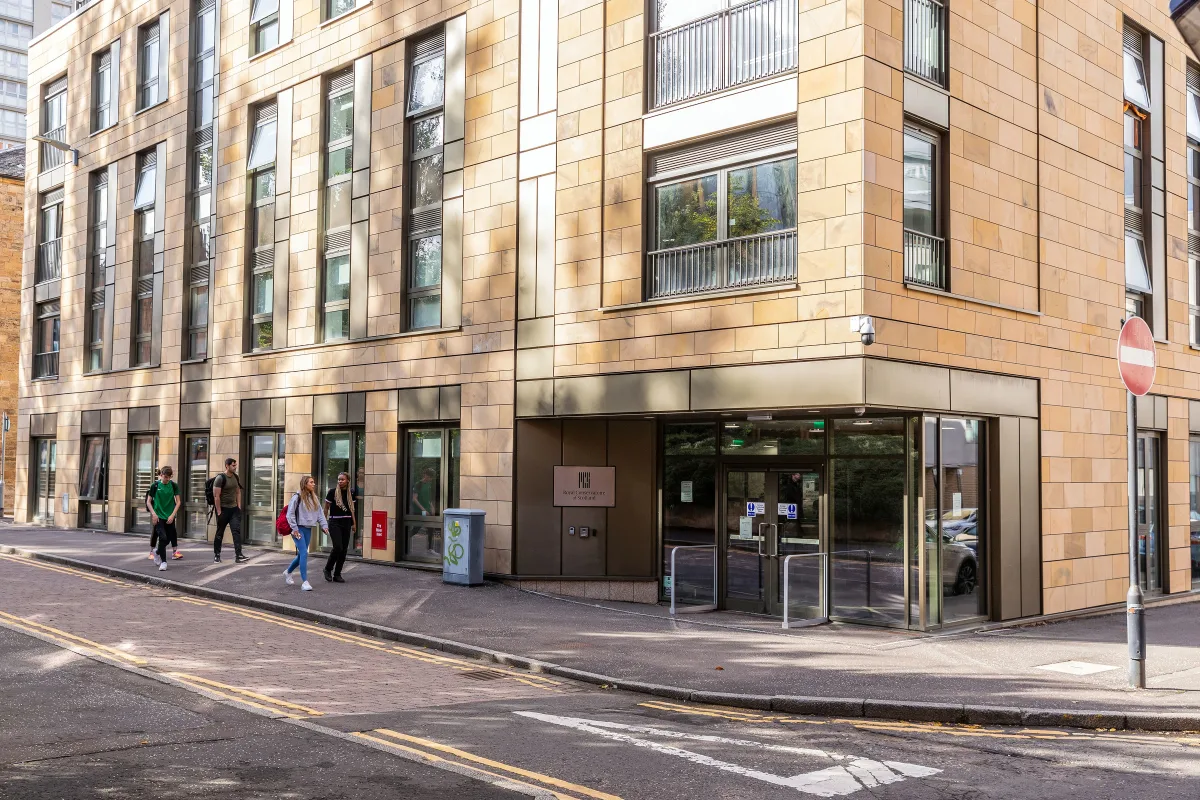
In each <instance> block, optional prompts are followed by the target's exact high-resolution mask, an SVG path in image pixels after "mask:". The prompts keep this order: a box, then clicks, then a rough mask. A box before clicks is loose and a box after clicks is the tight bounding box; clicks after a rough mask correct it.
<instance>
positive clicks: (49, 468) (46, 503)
mask: <svg viewBox="0 0 1200 800" xmlns="http://www.w3.org/2000/svg"><path fill="white" fill-rule="evenodd" d="M57 445H58V442H56V441H55V440H54V439H34V440H33V441H32V442H31V443H30V447H29V451H30V453H31V455H32V457H33V487H32V488H33V492H32V495H33V498H32V500H31V502H30V503H29V513H30V517H31V518H32V521H33V522H39V523H41V524H43V525H53V524H54V499H55V498H54V492H55V485H54V484H55V478H56V477H57V476H56V473H57V465H56V464H55V461H56V455H57V450H58V446H57Z"/></svg>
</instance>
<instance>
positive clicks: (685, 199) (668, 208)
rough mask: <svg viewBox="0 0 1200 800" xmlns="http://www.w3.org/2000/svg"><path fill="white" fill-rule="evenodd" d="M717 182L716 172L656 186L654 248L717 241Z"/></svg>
mask: <svg viewBox="0 0 1200 800" xmlns="http://www.w3.org/2000/svg"><path fill="white" fill-rule="evenodd" d="M717 185H718V184H717V176H716V175H705V176H703V177H700V178H691V179H689V180H686V181H681V182H680V183H673V184H670V185H669V186H659V187H656V188H655V190H654V206H655V222H656V225H655V244H654V249H656V250H666V249H668V248H672V247H683V246H685V245H689V244H699V243H700V242H711V241H715V240H716V238H717Z"/></svg>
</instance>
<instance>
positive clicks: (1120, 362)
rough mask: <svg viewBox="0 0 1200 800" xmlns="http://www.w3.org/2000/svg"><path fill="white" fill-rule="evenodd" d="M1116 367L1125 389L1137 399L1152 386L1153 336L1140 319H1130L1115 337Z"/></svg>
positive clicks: (1153, 365)
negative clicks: (1118, 369)
mask: <svg viewBox="0 0 1200 800" xmlns="http://www.w3.org/2000/svg"><path fill="white" fill-rule="evenodd" d="M1117 366H1118V367H1119V368H1120V370H1121V381H1122V382H1123V383H1124V384H1125V388H1126V389H1128V390H1129V391H1131V392H1133V393H1134V394H1135V395H1137V396H1138V397H1141V396H1142V395H1144V394H1146V392H1148V391H1150V387H1151V386H1153V385H1154V370H1155V355H1154V334H1152V333H1150V326H1149V325H1147V324H1146V321H1145V320H1143V319H1142V318H1141V317H1130V318H1129V319H1127V320H1125V324H1124V325H1122V326H1121V335H1120V336H1118V337H1117Z"/></svg>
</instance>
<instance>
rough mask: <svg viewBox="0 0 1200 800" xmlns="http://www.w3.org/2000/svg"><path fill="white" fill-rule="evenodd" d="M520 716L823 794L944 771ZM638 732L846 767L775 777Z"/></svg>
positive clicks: (750, 742)
mask: <svg viewBox="0 0 1200 800" xmlns="http://www.w3.org/2000/svg"><path fill="white" fill-rule="evenodd" d="M514 713H515V714H517V715H518V716H522V717H528V718H530V719H536V720H538V721H540V722H547V723H550V724H551V725H559V726H561V727H564V728H571V729H573V730H577V731H580V732H583V733H591V734H595V735H597V736H602V737H604V738H605V739H609V740H612V741H616V742H623V743H625V744H630V745H633V746H634V747H641V748H644V749H647V750H651V751H654V752H656V753H661V754H663V755H670V756H675V757H677V758H682V759H685V760H687V761H690V762H692V763H693V764H700V765H702V766H706V767H713V768H714V769H718V770H721V771H722V772H732V773H734V774H736V775H741V776H743V777H746V778H753V779H755V780H759V781H763V782H764V783H770V784H774V785H776V786H783V787H786V788H791V789H796V790H798V791H801V792H804V793H805V794H812V795H816V796H818V797H837V796H841V795H847V794H853V793H854V792H857V791H858V790H860V789H862V788H864V787H873V786H880V785H883V784H888V783H898V782H899V781H902V780H904V779H905V778H923V777H927V776H929V775H936V774H937V773H939V772H941V770H939V769H933V768H932V767H923V766H921V765H919V764H905V763H903V762H898V761H885V762H880V761H874V760H872V759H869V758H861V757H858V756H845V755H840V754H838V753H828V752H826V751H824V750H817V749H814V748H807V747H787V746H784V745H777V744H766V743H764V742H757V741H753V740H751V739H731V738H728V737H725V736H713V735H710V734H703V733H691V732H689V731H677V730H671V729H669V728H658V727H653V726H649V725H625V724H622V723H619V722H608V721H606V720H595V719H583V718H580V717H563V716H558V715H555V714H539V713H537V712H535V711H516V712H514ZM634 733H640V734H648V735H651V736H657V737H661V738H667V739H684V740H690V741H695V742H707V743H710V744H722V745H732V746H735V747H747V748H751V749H754V750H767V751H771V752H777V753H787V754H789V755H800V756H810V757H816V758H827V759H829V760H831V761H847V762H849V763H847V764H846V765H845V766H842V765H840V764H839V765H836V766H832V767H827V768H825V769H820V770H817V771H815V772H804V773H800V774H798V775H792V776H790V777H789V776H783V775H775V774H774V773H770V772H763V771H762V770H757V769H751V768H750V767H743V766H741V765H740V764H733V763H730V762H728V761H721V760H719V759H715V758H712V757H711V756H706V755H704V754H702V753H693V752H692V751H691V750H685V749H683V748H681V747H676V746H674V745H670V744H664V743H662V742H655V741H650V740H647V739H640V738H638V737H636V736H633V735H632V734H634Z"/></svg>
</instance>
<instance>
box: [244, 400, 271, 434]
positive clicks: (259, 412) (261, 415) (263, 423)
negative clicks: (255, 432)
mask: <svg viewBox="0 0 1200 800" xmlns="http://www.w3.org/2000/svg"><path fill="white" fill-rule="evenodd" d="M241 424H242V427H243V428H270V427H273V426H272V424H271V400H270V398H257V399H254V400H243V401H242V415H241Z"/></svg>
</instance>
